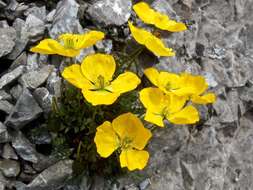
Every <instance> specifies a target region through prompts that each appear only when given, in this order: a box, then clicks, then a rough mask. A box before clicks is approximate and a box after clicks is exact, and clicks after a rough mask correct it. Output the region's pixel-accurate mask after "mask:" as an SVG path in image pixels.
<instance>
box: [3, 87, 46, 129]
mask: <svg viewBox="0 0 253 190" xmlns="http://www.w3.org/2000/svg"><path fill="white" fill-rule="evenodd" d="M42 112H43V111H42V109H41V108H40V107H39V105H38V103H37V102H36V100H35V99H34V98H33V96H32V94H31V93H30V92H29V90H28V89H24V90H23V93H22V94H21V96H20V97H19V99H18V101H17V103H16V105H15V107H14V109H13V111H12V112H11V113H10V115H9V117H8V118H7V119H6V121H5V125H6V126H7V127H12V128H14V129H20V128H22V127H24V126H25V125H26V124H28V123H29V122H31V121H33V120H34V119H36V118H38V117H39V116H40V114H42Z"/></svg>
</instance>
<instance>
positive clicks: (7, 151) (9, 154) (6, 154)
mask: <svg viewBox="0 0 253 190" xmlns="http://www.w3.org/2000/svg"><path fill="white" fill-rule="evenodd" d="M2 157H3V158H5V159H13V160H18V156H17V154H16V153H15V151H14V150H13V148H12V146H11V145H10V144H9V143H6V144H5V145H4V148H3V155H2Z"/></svg>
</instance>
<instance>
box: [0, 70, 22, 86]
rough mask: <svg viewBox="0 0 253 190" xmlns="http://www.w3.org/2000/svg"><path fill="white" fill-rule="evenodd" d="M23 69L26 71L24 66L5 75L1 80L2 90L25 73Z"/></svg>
mask: <svg viewBox="0 0 253 190" xmlns="http://www.w3.org/2000/svg"><path fill="white" fill-rule="evenodd" d="M23 69H24V67H23V66H19V67H17V68H16V69H14V70H13V71H10V72H8V73H6V74H5V75H3V76H2V77H1V78H0V89H1V88H3V87H4V86H6V85H8V84H10V83H12V82H13V81H15V80H16V79H17V78H18V77H19V76H20V75H21V74H22V73H23Z"/></svg>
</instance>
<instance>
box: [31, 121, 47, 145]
mask: <svg viewBox="0 0 253 190" xmlns="http://www.w3.org/2000/svg"><path fill="white" fill-rule="evenodd" d="M28 138H29V139H30V140H31V142H32V143H33V144H36V145H45V144H51V143H52V135H51V134H50V132H49V131H48V129H47V125H41V126H37V127H36V128H34V129H32V130H31V131H29V133H28Z"/></svg>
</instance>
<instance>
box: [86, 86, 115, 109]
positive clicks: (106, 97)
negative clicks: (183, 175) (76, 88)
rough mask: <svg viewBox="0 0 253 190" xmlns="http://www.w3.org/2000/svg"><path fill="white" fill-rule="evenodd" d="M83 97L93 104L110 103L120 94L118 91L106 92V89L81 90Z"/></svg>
mask: <svg viewBox="0 0 253 190" xmlns="http://www.w3.org/2000/svg"><path fill="white" fill-rule="evenodd" d="M82 93H83V96H84V98H85V99H86V100H87V101H88V102H90V103H91V104H92V105H93V106H96V105H111V104H113V103H114V102H115V101H116V100H117V98H118V97H119V96H120V94H119V93H115V92H108V91H106V90H95V91H93V90H86V89H83V90H82Z"/></svg>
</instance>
